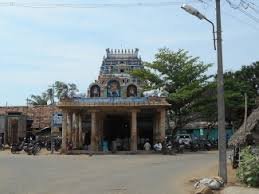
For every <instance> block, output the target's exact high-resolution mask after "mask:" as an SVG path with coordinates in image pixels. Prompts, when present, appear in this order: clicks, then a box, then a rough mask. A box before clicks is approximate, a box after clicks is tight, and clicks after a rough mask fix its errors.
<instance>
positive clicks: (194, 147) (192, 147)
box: [190, 141, 199, 152]
mask: <svg viewBox="0 0 259 194" xmlns="http://www.w3.org/2000/svg"><path fill="white" fill-rule="evenodd" d="M190 150H191V151H192V152H197V151H198V150H199V144H198V143H197V142H194V141H192V142H190Z"/></svg>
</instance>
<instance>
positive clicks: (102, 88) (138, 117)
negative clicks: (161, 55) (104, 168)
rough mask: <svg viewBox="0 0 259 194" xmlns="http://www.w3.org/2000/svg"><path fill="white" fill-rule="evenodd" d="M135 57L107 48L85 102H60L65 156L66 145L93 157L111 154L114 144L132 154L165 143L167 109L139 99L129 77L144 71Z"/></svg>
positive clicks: (160, 102)
mask: <svg viewBox="0 0 259 194" xmlns="http://www.w3.org/2000/svg"><path fill="white" fill-rule="evenodd" d="M138 52H139V50H138V49H134V50H129V49H127V50H125V49H106V55H105V56H104V58H103V62H102V65H101V68H100V73H99V76H98V79H97V80H96V81H94V82H93V83H92V84H90V86H89V88H88V90H87V97H74V98H72V99H65V100H62V101H60V103H59V104H58V107H59V108H60V109H61V110H62V113H63V124H62V150H63V152H64V153H65V152H66V150H67V145H68V142H69V143H72V145H73V148H74V149H78V150H79V149H88V150H91V151H93V152H97V151H110V150H111V149H112V145H114V142H116V147H117V150H119V151H132V152H136V151H137V150H141V149H143V144H144V141H146V140H148V141H149V142H150V143H151V144H152V143H154V142H156V141H162V140H163V139H164V137H165V130H166V115H167V114H166V111H167V109H168V108H169V107H170V104H168V103H167V101H166V99H165V98H163V97H143V88H142V86H143V84H142V82H141V80H139V79H137V78H136V77H133V76H132V75H131V74H130V72H131V71H132V70H134V69H142V68H144V67H143V63H142V60H141V58H140V56H139V54H138ZM70 145H71V144H70Z"/></svg>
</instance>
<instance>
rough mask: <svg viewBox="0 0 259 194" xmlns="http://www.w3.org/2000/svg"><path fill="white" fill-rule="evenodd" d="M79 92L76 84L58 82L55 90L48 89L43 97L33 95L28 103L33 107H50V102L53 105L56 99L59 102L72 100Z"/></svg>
mask: <svg viewBox="0 0 259 194" xmlns="http://www.w3.org/2000/svg"><path fill="white" fill-rule="evenodd" d="M77 92H78V89H77V86H76V84H74V83H68V84H66V83H64V82H61V81H56V82H55V84H54V87H53V88H48V89H47V90H46V91H45V92H43V93H42V94H41V95H31V97H30V99H28V103H29V104H32V105H48V103H49V102H50V104H51V105H53V104H54V103H55V102H54V99H55V97H56V98H57V99H58V100H62V99H66V98H72V97H74V96H75V95H76V94H77Z"/></svg>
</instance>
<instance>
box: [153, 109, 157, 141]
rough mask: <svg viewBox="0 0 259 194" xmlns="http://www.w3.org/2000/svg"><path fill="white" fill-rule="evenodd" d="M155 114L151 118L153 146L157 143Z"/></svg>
mask: <svg viewBox="0 0 259 194" xmlns="http://www.w3.org/2000/svg"><path fill="white" fill-rule="evenodd" d="M157 123H158V122H157V114H156V113H155V114H154V116H153V144H155V143H156V142H157Z"/></svg>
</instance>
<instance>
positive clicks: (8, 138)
mask: <svg viewBox="0 0 259 194" xmlns="http://www.w3.org/2000/svg"><path fill="white" fill-rule="evenodd" d="M59 111H60V110H59V109H58V108H57V107H56V106H3V107H0V136H1V137H2V139H3V140H4V143H5V144H9V145H10V144H12V143H16V142H17V141H18V140H19V139H20V138H24V137H25V136H27V135H29V134H31V133H36V132H37V131H40V130H41V129H46V128H50V127H51V122H52V120H53V115H54V114H55V113H58V112H59ZM60 129H61V127H60Z"/></svg>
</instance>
